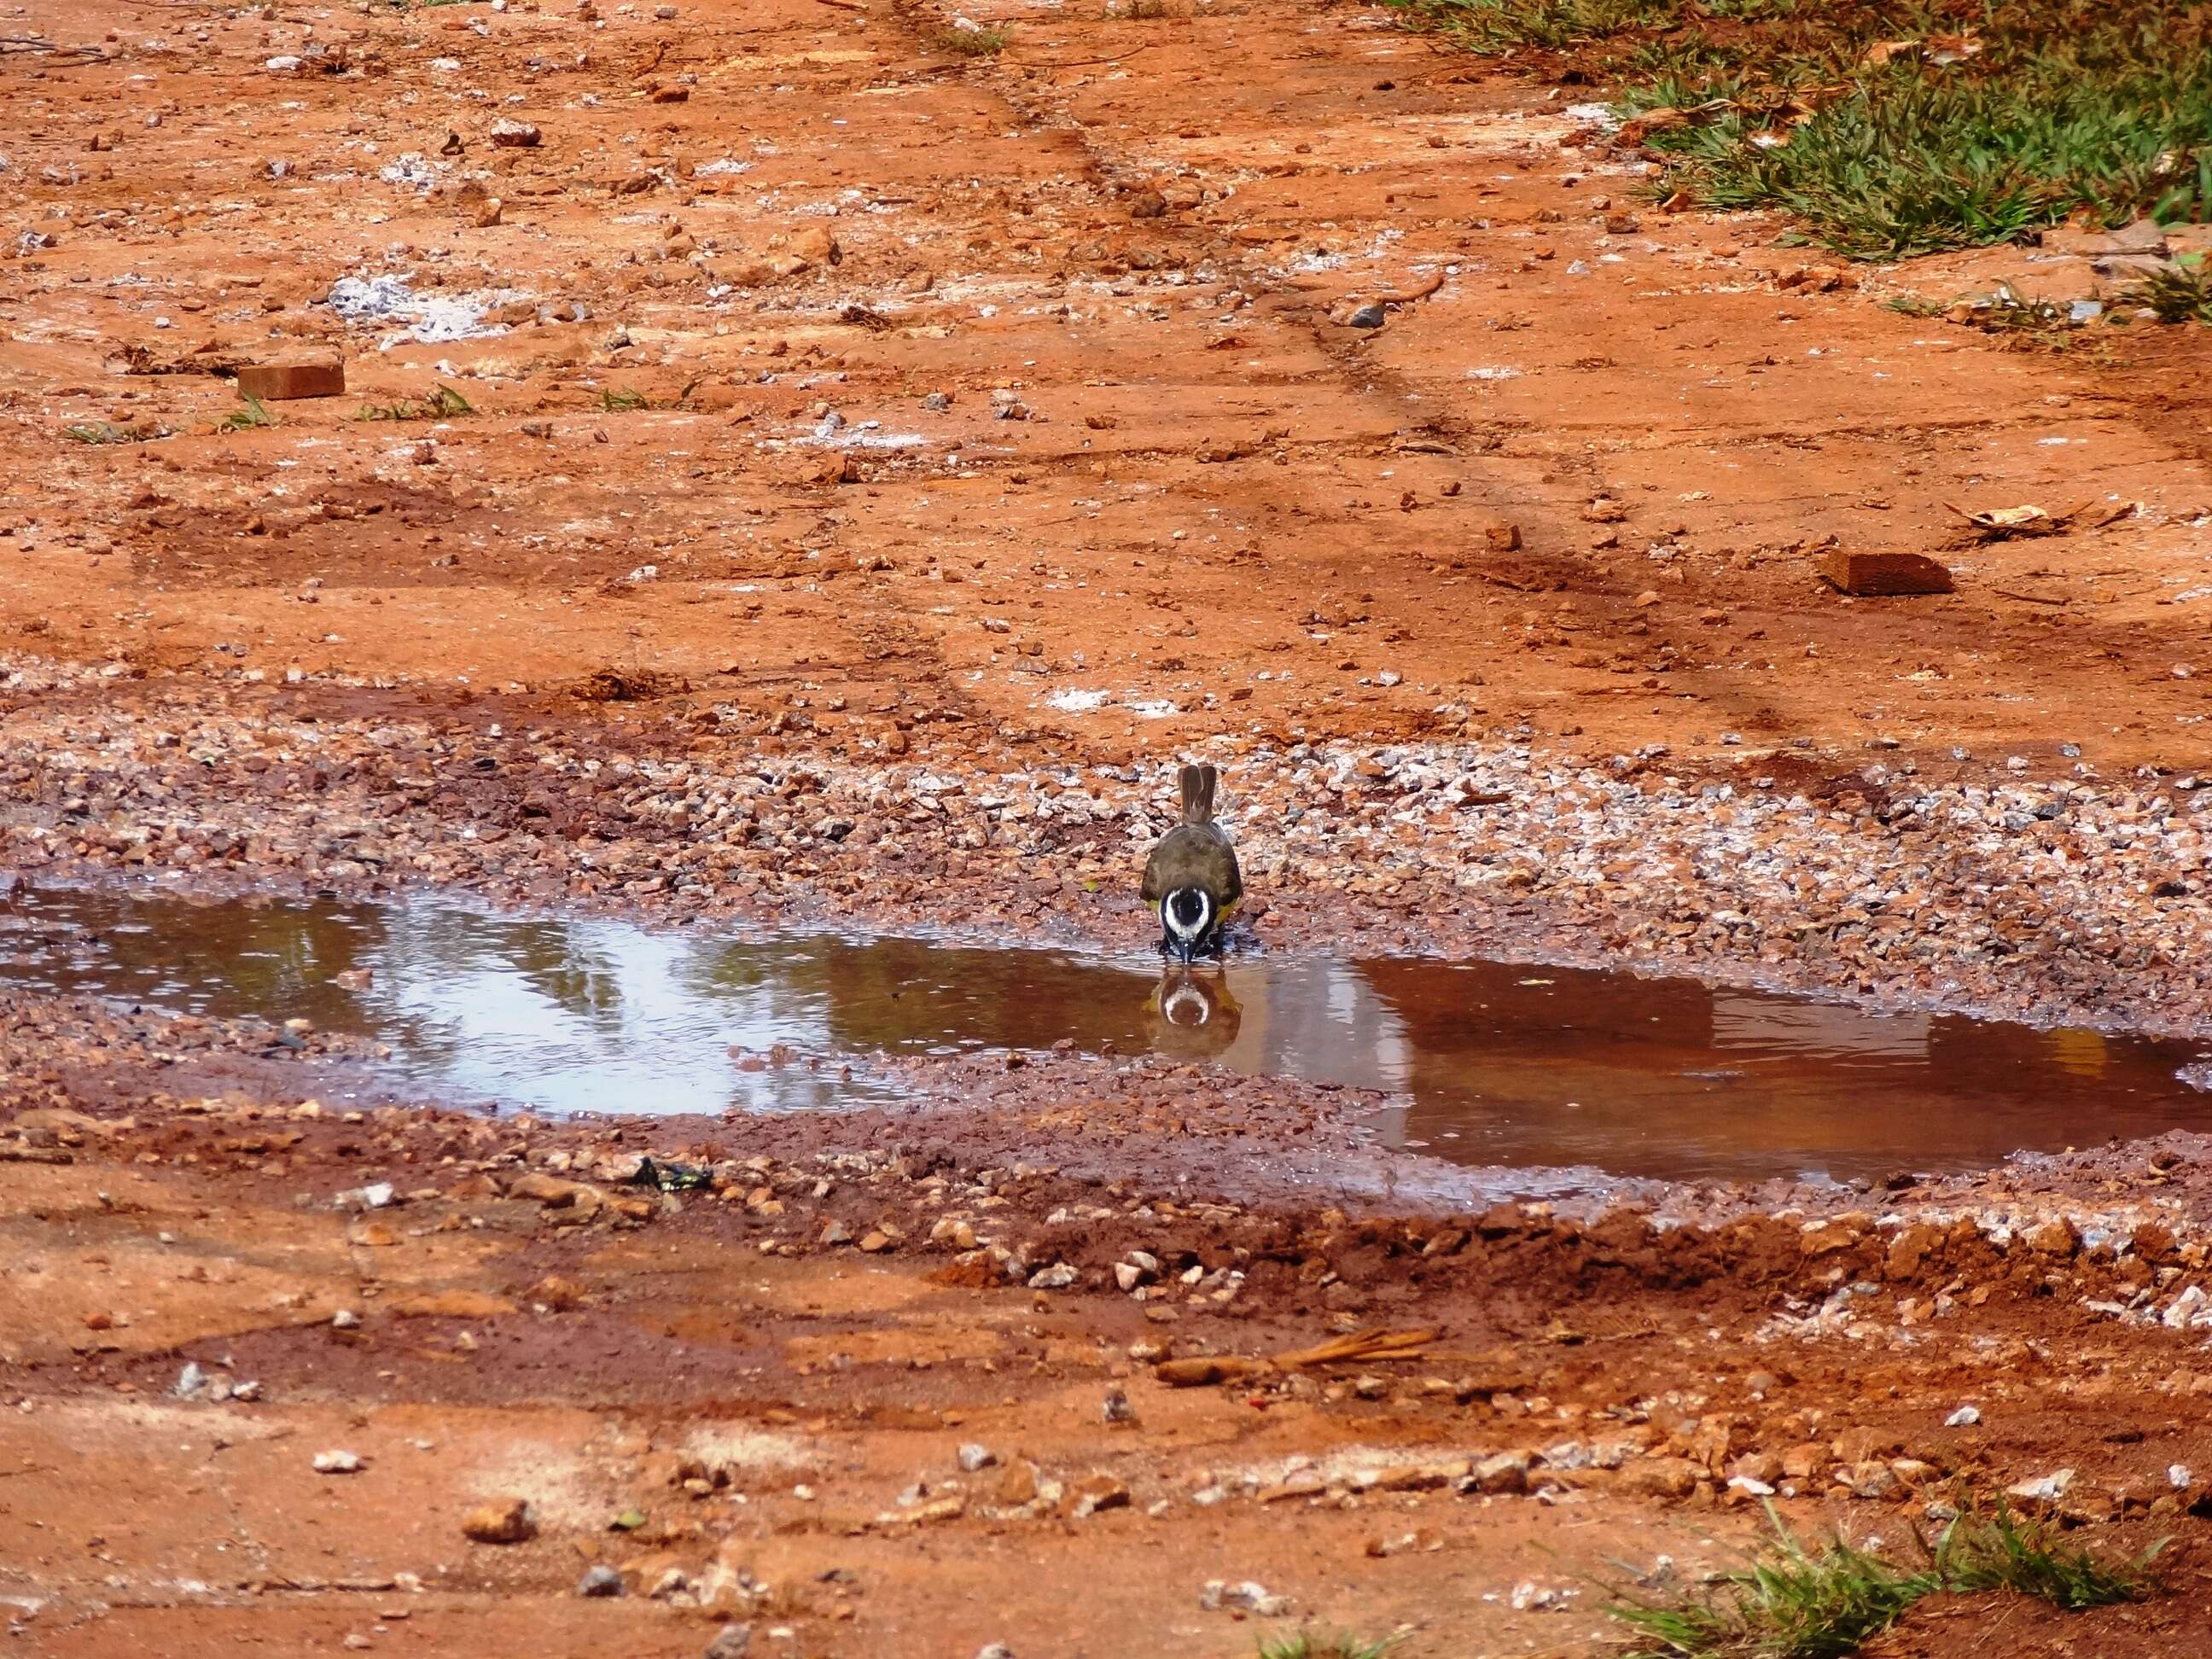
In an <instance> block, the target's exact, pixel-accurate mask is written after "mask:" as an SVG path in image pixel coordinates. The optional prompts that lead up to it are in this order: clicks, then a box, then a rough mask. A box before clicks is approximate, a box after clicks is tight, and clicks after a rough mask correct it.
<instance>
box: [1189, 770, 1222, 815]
mask: <svg viewBox="0 0 2212 1659" xmlns="http://www.w3.org/2000/svg"><path fill="white" fill-rule="evenodd" d="M1219 778H1220V774H1219V773H1218V772H1217V771H1216V770H1215V769H1213V768H1212V767H1211V766H1186V767H1184V768H1183V769H1182V821H1183V822H1184V823H1212V822H1213V786H1214V784H1215V783H1216V781H1218V779H1219Z"/></svg>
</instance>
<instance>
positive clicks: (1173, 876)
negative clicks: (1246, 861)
mask: <svg viewBox="0 0 2212 1659" xmlns="http://www.w3.org/2000/svg"><path fill="white" fill-rule="evenodd" d="M1219 776H1220V775H1219V774H1218V772H1216V771H1215V770H1214V769H1213V768H1212V767H1211V766H1186V767H1184V768H1183V769H1182V823H1178V824H1176V826H1175V828H1173V829H1170V830H1169V831H1168V832H1167V834H1165V835H1164V836H1161V837H1160V838H1159V840H1158V842H1156V843H1154V845H1153V848H1152V853H1151V854H1150V856H1148V857H1147V858H1146V860H1145V881H1144V885H1143V886H1142V887H1141V888H1140V889H1139V893H1140V894H1141V895H1142V896H1143V898H1144V901H1145V902H1146V903H1147V904H1151V905H1157V906H1158V908H1159V915H1160V951H1161V952H1162V954H1164V955H1166V956H1171V957H1180V958H1181V959H1182V961H1184V962H1186V963H1188V962H1190V961H1192V960H1194V958H1196V957H1200V956H1204V955H1212V954H1218V952H1219V951H1220V949H1221V924H1222V922H1223V921H1224V920H1225V918H1226V917H1227V916H1228V915H1229V913H1230V912H1231V911H1232V910H1234V909H1235V908H1237V901H1238V900H1239V899H1241V898H1243V896H1244V878H1243V874H1242V873H1241V872H1239V871H1238V870H1237V849H1236V848H1233V847H1231V845H1230V844H1229V837H1228V836H1225V835H1224V834H1223V833H1222V830H1221V826H1220V825H1219V824H1218V823H1215V822H1214V821H1213V787H1214V784H1215V783H1216V782H1217V781H1218V779H1219Z"/></svg>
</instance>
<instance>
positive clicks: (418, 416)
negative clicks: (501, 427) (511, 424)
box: [353, 385, 477, 421]
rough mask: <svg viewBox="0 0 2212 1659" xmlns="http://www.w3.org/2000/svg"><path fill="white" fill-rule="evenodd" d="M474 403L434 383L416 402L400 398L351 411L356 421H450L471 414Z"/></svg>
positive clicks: (411, 399)
mask: <svg viewBox="0 0 2212 1659" xmlns="http://www.w3.org/2000/svg"><path fill="white" fill-rule="evenodd" d="M476 412H477V411H476V405H475V404H471V402H470V401H469V400H468V399H467V398H464V397H463V396H461V394H460V393H459V392H456V391H454V390H453V387H451V386H442V385H441V386H432V387H431V388H430V390H429V391H428V392H426V393H425V394H424V395H423V396H422V398H421V399H420V400H419V401H418V400H416V399H415V398H400V399H399V400H398V401H397V402H396V403H389V404H362V406H361V407H360V408H359V409H357V410H355V411H354V416H353V417H354V419H356V421H449V420H452V419H453V418H454V417H455V416H460V415H473V414H475V413H476Z"/></svg>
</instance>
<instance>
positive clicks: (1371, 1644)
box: [1259, 1630, 1398, 1659]
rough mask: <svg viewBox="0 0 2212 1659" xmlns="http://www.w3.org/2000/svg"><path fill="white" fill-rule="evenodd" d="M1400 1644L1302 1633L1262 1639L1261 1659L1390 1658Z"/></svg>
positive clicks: (1392, 1638)
mask: <svg viewBox="0 0 2212 1659" xmlns="http://www.w3.org/2000/svg"><path fill="white" fill-rule="evenodd" d="M1397 1645H1398V1638H1396V1637H1395V1636H1378V1637H1375V1638H1366V1637H1359V1636H1354V1635H1352V1633H1351V1632H1348V1631H1340V1632H1337V1633H1336V1634H1335V1635H1334V1636H1316V1635H1315V1634H1314V1633H1313V1632H1311V1631H1310V1630H1302V1631H1300V1632H1298V1633H1297V1635H1295V1636H1263V1637H1261V1638H1260V1650H1259V1659H1388V1656H1389V1651H1390V1650H1391V1649H1393V1648H1395V1647H1396V1646H1397Z"/></svg>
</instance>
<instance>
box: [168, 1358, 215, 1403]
mask: <svg viewBox="0 0 2212 1659" xmlns="http://www.w3.org/2000/svg"><path fill="white" fill-rule="evenodd" d="M207 1380H208V1378H207V1373H206V1372H205V1371H204V1370H201V1369H200V1366H199V1362H198V1361H197V1360H193V1361H191V1362H190V1363H189V1364H186V1365H185V1368H184V1370H181V1371H179V1373H178V1374H177V1386H176V1389H175V1390H174V1392H175V1394H176V1396H177V1398H178V1399H179V1400H190V1399H191V1397H192V1396H193V1395H196V1394H197V1393H198V1392H199V1391H200V1390H201V1389H204V1388H205V1387H207Z"/></svg>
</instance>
